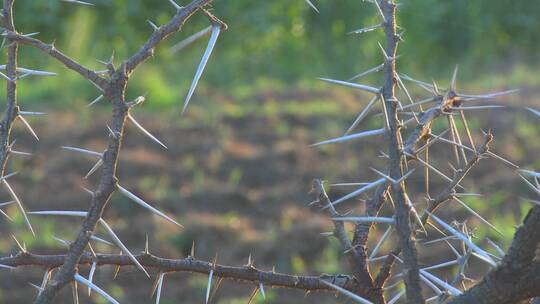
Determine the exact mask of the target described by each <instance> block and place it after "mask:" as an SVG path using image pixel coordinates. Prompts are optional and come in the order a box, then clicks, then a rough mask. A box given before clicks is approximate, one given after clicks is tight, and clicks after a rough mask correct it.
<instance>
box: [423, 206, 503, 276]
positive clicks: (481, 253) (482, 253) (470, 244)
mask: <svg viewBox="0 0 540 304" xmlns="http://www.w3.org/2000/svg"><path fill="white" fill-rule="evenodd" d="M425 212H426V213H427V214H429V215H430V217H431V218H432V219H434V220H435V221H436V222H437V223H438V224H439V225H441V226H443V227H444V228H445V229H446V230H447V231H448V232H450V233H452V234H453V235H455V236H456V237H457V238H459V239H460V240H462V241H463V242H464V243H465V244H467V246H468V247H469V248H471V249H472V250H473V251H475V252H476V253H478V254H479V257H480V258H481V259H482V260H483V261H484V262H486V263H488V264H490V265H491V266H493V267H497V264H496V263H495V261H493V259H491V257H490V256H489V255H488V254H487V252H485V251H484V250H483V249H482V248H480V247H478V246H477V245H476V244H474V243H473V242H472V241H471V240H470V239H469V238H468V237H467V236H465V235H464V234H463V233H461V232H459V231H457V230H456V229H454V228H453V227H452V226H450V225H448V224H447V223H445V222H444V221H443V220H441V219H439V218H438V217H436V216H435V215H434V214H432V213H430V212H428V211H425Z"/></svg>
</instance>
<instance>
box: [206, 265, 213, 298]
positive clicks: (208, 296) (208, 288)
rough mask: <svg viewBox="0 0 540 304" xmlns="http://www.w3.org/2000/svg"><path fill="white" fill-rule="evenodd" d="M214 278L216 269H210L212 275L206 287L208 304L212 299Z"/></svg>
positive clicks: (209, 276)
mask: <svg viewBox="0 0 540 304" xmlns="http://www.w3.org/2000/svg"><path fill="white" fill-rule="evenodd" d="M213 276H214V269H213V268H212V269H210V273H209V274H208V284H207V285H206V302H205V303H206V304H208V300H209V299H210V290H211V289H212V277H213Z"/></svg>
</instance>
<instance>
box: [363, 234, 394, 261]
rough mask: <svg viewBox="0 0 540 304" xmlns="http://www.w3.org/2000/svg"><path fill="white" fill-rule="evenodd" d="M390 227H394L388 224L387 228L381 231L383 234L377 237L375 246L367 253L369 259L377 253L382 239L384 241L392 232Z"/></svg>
mask: <svg viewBox="0 0 540 304" xmlns="http://www.w3.org/2000/svg"><path fill="white" fill-rule="evenodd" d="M392 229H394V227H393V226H388V228H387V229H386V231H385V232H384V233H383V235H382V236H381V238H380V239H379V241H378V242H377V244H376V245H375V247H373V251H371V254H370V255H369V259H373V258H374V257H375V256H376V255H377V253H378V252H379V249H380V248H381V247H382V244H383V243H384V241H386V239H387V238H388V237H389V236H390V234H392Z"/></svg>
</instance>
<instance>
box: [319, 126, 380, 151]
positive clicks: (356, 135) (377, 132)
mask: <svg viewBox="0 0 540 304" xmlns="http://www.w3.org/2000/svg"><path fill="white" fill-rule="evenodd" d="M385 132H386V130H385V129H384V128H381V129H376V130H369V131H363V132H359V133H354V134H350V135H346V136H340V137H336V138H332V139H328V140H324V141H321V142H318V143H315V144H312V145H311V146H312V147H316V146H322V145H327V144H333V143H339V142H346V141H349V140H353V139H360V138H364V137H369V136H376V135H382V134H384V133H385Z"/></svg>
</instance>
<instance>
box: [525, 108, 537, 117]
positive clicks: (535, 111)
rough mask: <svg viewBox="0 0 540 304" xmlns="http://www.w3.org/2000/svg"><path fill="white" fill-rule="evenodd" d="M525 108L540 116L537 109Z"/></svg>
mask: <svg viewBox="0 0 540 304" xmlns="http://www.w3.org/2000/svg"><path fill="white" fill-rule="evenodd" d="M527 110H529V111H530V112H531V113H533V114H534V115H536V116H538V117H540V111H537V110H535V109H533V108H527Z"/></svg>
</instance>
